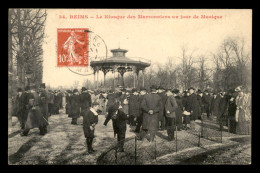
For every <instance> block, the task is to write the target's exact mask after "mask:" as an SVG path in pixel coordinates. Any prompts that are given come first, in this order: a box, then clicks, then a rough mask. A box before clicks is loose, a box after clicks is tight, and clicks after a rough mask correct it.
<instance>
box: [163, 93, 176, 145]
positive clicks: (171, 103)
mask: <svg viewBox="0 0 260 173" xmlns="http://www.w3.org/2000/svg"><path fill="white" fill-rule="evenodd" d="M166 94H167V96H168V97H167V99H166V103H165V119H166V129H167V134H168V138H169V141H172V140H173V139H174V130H175V123H176V122H175V119H176V109H177V108H178V105H177V102H176V100H175V97H174V95H173V94H172V91H171V89H167V90H166Z"/></svg>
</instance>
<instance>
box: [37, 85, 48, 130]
mask: <svg viewBox="0 0 260 173" xmlns="http://www.w3.org/2000/svg"><path fill="white" fill-rule="evenodd" d="M39 98H40V99H39V107H40V109H41V113H42V115H43V117H44V118H45V120H46V121H48V117H49V115H48V102H49V97H48V93H47V91H46V90H45V83H42V84H41V85H40V88H39ZM42 128H43V130H44V133H47V126H43V127H42Z"/></svg>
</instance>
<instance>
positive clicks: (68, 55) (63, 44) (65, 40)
mask: <svg viewBox="0 0 260 173" xmlns="http://www.w3.org/2000/svg"><path fill="white" fill-rule="evenodd" d="M87 31H88V28H58V30H57V32H58V33H57V36H58V38H57V39H58V40H57V42H58V50H57V52H58V53H57V55H58V57H57V58H58V59H57V66H58V67H62V66H72V67H73V66H74V67H75V66H76V67H84V66H88V65H89V56H88V52H89V51H88V48H89V46H88V32H87Z"/></svg>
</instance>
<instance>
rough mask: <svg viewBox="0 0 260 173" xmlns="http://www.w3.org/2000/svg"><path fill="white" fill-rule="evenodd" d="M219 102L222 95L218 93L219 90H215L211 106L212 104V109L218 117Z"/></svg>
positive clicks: (212, 112) (213, 113)
mask: <svg viewBox="0 0 260 173" xmlns="http://www.w3.org/2000/svg"><path fill="white" fill-rule="evenodd" d="M219 102H220V96H219V95H218V94H217V92H214V93H213V98H212V99H211V106H210V111H211V114H212V116H213V117H214V118H216V117H217V116H218V115H219Z"/></svg>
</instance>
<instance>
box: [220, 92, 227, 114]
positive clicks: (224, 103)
mask: <svg viewBox="0 0 260 173" xmlns="http://www.w3.org/2000/svg"><path fill="white" fill-rule="evenodd" d="M227 106H228V97H227V96H223V97H221V98H220V100H219V114H218V115H219V116H220V117H223V116H226V115H227V113H228V112H227V108H228V107H227ZM223 118H224V117H223Z"/></svg>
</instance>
